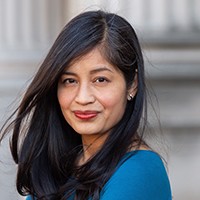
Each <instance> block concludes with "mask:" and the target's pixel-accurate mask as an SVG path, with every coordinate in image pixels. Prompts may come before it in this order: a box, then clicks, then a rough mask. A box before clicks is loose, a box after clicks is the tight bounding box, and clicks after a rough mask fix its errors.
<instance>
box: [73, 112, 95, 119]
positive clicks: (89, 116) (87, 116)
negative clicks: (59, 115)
mask: <svg viewBox="0 0 200 200" xmlns="http://www.w3.org/2000/svg"><path fill="white" fill-rule="evenodd" d="M74 114H75V116H76V117H77V118H79V119H82V120H89V119H92V118H94V117H96V116H97V115H98V112H97V111H89V110H88V111H79V110H77V111H74Z"/></svg>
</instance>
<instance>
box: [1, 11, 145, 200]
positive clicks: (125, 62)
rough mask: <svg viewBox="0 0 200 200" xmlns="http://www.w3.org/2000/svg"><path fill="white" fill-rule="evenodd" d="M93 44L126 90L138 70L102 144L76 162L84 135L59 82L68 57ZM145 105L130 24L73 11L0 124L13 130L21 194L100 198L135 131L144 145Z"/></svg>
mask: <svg viewBox="0 0 200 200" xmlns="http://www.w3.org/2000/svg"><path fill="white" fill-rule="evenodd" d="M95 47H99V49H100V50H101V52H102V55H103V56H105V58H106V59H107V60H108V61H109V62H110V63H112V64H113V65H114V66H117V67H118V68H119V69H120V70H121V71H122V73H123V74H124V77H125V80H126V83H127V88H128V87H130V85H131V84H132V83H133V81H134V77H135V74H136V71H137V80H138V89H137V94H136V95H135V97H134V99H133V100H132V101H128V103H127V106H126V110H125V113H124V115H123V117H122V119H121V121H120V122H119V123H118V124H117V125H116V126H115V127H114V128H113V130H112V131H111V133H110V134H109V136H108V137H107V139H106V141H105V143H104V144H103V147H102V148H101V150H99V151H98V152H97V153H96V154H95V156H93V157H92V158H91V159H90V160H89V161H88V162H86V163H85V164H83V165H82V166H79V167H78V166H76V162H75V161H76V158H77V156H78V155H79V153H80V151H81V150H82V143H81V137H80V135H79V134H77V133H76V132H75V131H74V130H73V129H72V128H71V127H70V126H69V124H68V123H67V122H66V120H65V119H64V117H63V115H62V113H61V110H60V107H59V103H58V100H57V84H58V80H59V78H60V76H61V74H62V72H63V70H64V69H65V68H66V66H68V65H69V63H70V62H72V61H74V60H75V59H77V58H80V57H81V56H83V55H85V54H86V53H88V52H89V51H91V50H92V49H94V48H95ZM145 110H146V93H145V82H144V64H143V56H142V53H141V48H140V44H139V41H138V38H137V36H136V33H135V31H134V30H133V28H132V27H131V25H130V24H129V23H128V22H127V21H126V20H125V19H123V18H122V17H120V16H118V15H116V14H112V13H106V12H103V11H88V12H84V13H82V14H80V15H78V16H76V17H75V18H73V19H72V20H71V21H70V22H69V23H68V24H67V25H66V26H65V27H64V29H63V30H62V31H61V33H60V35H59V36H58V38H57V39H56V41H55V43H54V44H53V46H52V48H51V49H50V51H49V53H48V55H47V57H46V59H45V60H44V62H43V63H42V65H41V67H40V68H39V70H38V72H37V74H36V75H35V77H34V79H33V81H32V82H31V84H30V86H29V87H28V89H27V91H26V93H25V95H24V98H23V99H22V101H21V104H20V105H19V107H18V109H17V110H16V112H17V116H16V118H15V119H14V121H13V122H12V123H10V125H9V126H7V128H5V127H6V126H4V127H3V128H2V130H1V131H2V132H3V134H2V135H3V136H4V135H5V133H6V132H8V131H9V130H13V134H12V139H11V152H12V155H13V158H14V160H15V162H16V163H17V164H18V173H17V183H16V184H17V190H18V192H19V193H20V194H21V195H27V194H31V195H32V196H35V197H36V198H37V199H41V200H42V199H47V200H55V199H63V200H64V199H67V198H68V197H69V196H70V195H72V194H73V195H75V199H76V200H85V199H88V198H89V197H91V198H92V199H93V200H98V199H99V197H100V192H101V189H102V187H103V186H104V184H105V183H106V182H107V181H108V179H109V178H110V177H111V175H112V174H113V172H114V170H115V168H116V166H117V164H118V162H119V160H120V159H121V158H122V156H123V155H124V154H125V153H126V152H127V151H128V150H129V148H130V146H131V145H132V144H133V142H134V139H135V138H136V136H137V138H138V139H139V142H138V143H137V144H138V147H139V145H140V144H141V142H142V134H143V131H141V129H140V131H139V128H140V127H141V126H140V122H141V118H145V113H146V112H145ZM16 112H15V113H16ZM15 113H14V114H15ZM14 114H13V115H14ZM3 136H2V137H1V140H2V138H3Z"/></svg>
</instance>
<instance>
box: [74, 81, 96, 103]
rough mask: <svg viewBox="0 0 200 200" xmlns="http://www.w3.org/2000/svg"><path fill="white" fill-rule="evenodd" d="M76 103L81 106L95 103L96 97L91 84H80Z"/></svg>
mask: <svg viewBox="0 0 200 200" xmlns="http://www.w3.org/2000/svg"><path fill="white" fill-rule="evenodd" d="M75 101H76V103H78V104H81V105H87V104H90V103H93V102H94V101H95V96H94V94H93V92H92V89H91V87H90V86H89V84H85V83H83V84H80V86H79V89H78V92H77V94H76V97H75Z"/></svg>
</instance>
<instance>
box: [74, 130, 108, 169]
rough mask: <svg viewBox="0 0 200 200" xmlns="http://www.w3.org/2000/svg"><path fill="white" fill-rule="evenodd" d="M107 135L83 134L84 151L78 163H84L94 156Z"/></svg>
mask: <svg viewBox="0 0 200 200" xmlns="http://www.w3.org/2000/svg"><path fill="white" fill-rule="evenodd" d="M106 138H107V135H106V134H105V135H100V136H99V135H82V145H83V153H82V155H81V157H80V158H79V161H78V165H79V166H80V165H83V164H84V163H86V162H87V161H88V160H89V159H90V158H92V157H93V156H94V155H95V154H96V153H97V151H99V149H100V148H101V147H102V146H103V144H104V142H105V140H106Z"/></svg>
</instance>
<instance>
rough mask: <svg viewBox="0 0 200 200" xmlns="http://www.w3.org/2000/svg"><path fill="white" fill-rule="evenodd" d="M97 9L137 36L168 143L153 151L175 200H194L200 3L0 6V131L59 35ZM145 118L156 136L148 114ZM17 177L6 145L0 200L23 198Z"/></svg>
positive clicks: (4, 0) (199, 177) (120, 0)
mask: <svg viewBox="0 0 200 200" xmlns="http://www.w3.org/2000/svg"><path fill="white" fill-rule="evenodd" d="M100 8H101V9H104V10H107V11H112V12H116V13H118V14H120V15H122V16H124V17H125V18H126V19H127V20H128V21H129V22H130V23H131V24H132V25H133V27H134V28H135V29H136V32H137V34H138V36H139V38H140V41H141V44H142V48H143V53H144V58H145V65H146V70H147V74H148V77H149V81H150V82H151V86H152V88H153V90H154V91H155V94H156V96H157V99H158V101H159V111H158V112H157V113H158V115H159V117H160V122H161V124H162V129H163V133H162V135H163V136H162V138H165V139H163V140H162V143H160V146H159V145H158V146H159V147H160V148H161V149H162V145H164V146H165V155H166V157H165V158H166V160H167V163H168V173H169V178H170V181H171V186H172V192H173V196H174V200H199V199H200V188H199V186H200V172H199V169H200V0H0V125H2V124H3V122H5V119H6V118H7V117H8V116H9V113H10V112H11V110H13V108H15V107H16V105H17V104H18V102H19V99H20V97H21V96H22V94H23V91H24V89H25V88H26V86H27V83H29V82H30V80H31V77H32V76H33V74H34V73H35V72H36V70H37V69H38V67H39V66H40V64H41V62H42V60H43V59H44V57H45V55H46V54H47V52H48V50H49V48H50V46H51V45H52V43H53V41H54V40H55V38H56V36H57V34H58V33H59V32H60V30H61V28H62V27H63V26H64V25H65V24H66V23H67V22H68V21H69V20H70V19H71V18H72V17H74V16H75V15H76V14H78V13H80V12H82V11H86V10H91V9H100ZM153 101H155V99H154V98H153ZM156 108H157V106H156ZM150 119H151V122H152V126H154V127H155V132H156V130H159V129H158V123H157V121H156V120H155V116H154V115H151V112H150ZM159 134H160V132H159V131H157V133H156V135H157V136H159ZM152 138H153V139H154V138H155V137H153V136H152ZM153 141H155V143H156V144H157V139H156V140H153ZM164 146H163V147H164ZM15 174H16V166H15V165H14V163H13V162H12V159H11V156H10V153H9V150H8V140H5V141H4V143H3V144H2V145H1V146H0V199H2V200H16V199H17V200H18V199H22V197H20V196H18V195H17V192H16V190H15V184H14V182H15Z"/></svg>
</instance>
